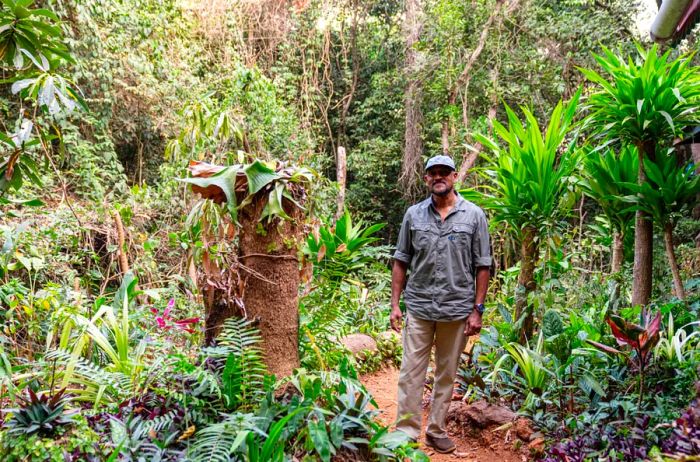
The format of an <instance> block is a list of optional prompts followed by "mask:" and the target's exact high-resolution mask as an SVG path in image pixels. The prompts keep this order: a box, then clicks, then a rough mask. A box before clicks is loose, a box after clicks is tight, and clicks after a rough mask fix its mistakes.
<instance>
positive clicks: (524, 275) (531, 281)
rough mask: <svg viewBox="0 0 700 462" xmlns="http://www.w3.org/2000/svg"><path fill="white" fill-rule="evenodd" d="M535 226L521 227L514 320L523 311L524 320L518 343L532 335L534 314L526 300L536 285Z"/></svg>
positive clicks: (519, 316)
mask: <svg viewBox="0 0 700 462" xmlns="http://www.w3.org/2000/svg"><path fill="white" fill-rule="evenodd" d="M536 237H537V228H535V227H534V226H527V227H525V229H523V235H522V241H521V243H520V273H519V274H518V288H517V289H516V294H515V320H516V321H517V320H519V319H520V318H521V316H522V315H523V313H527V314H526V315H525V320H524V321H523V325H522V328H521V329H520V343H522V344H525V341H526V340H527V339H529V338H530V337H532V332H533V330H534V324H535V320H534V314H533V312H532V306H530V305H529V304H528V302H527V298H528V297H527V296H528V294H529V293H530V292H532V291H533V290H535V288H536V287H537V286H536V284H535V264H536V262H537V253H538V248H537V242H536V241H535V238H536Z"/></svg>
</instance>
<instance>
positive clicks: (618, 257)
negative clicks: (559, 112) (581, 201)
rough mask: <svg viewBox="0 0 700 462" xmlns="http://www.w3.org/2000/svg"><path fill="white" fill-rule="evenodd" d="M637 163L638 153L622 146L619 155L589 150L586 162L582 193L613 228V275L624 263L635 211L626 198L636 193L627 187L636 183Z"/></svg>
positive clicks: (609, 151) (608, 151) (611, 269)
mask: <svg viewBox="0 0 700 462" xmlns="http://www.w3.org/2000/svg"><path fill="white" fill-rule="evenodd" d="M638 164H639V161H638V160H637V153H636V150H635V149H634V148H633V147H629V146H625V147H623V148H622V149H621V150H620V152H619V154H615V152H614V151H613V150H610V149H609V150H607V151H606V152H604V153H603V154H600V153H599V152H598V151H595V150H594V151H590V152H589V153H588V155H587V156H586V159H585V161H584V169H583V178H582V179H581V187H582V189H583V192H584V194H586V195H587V196H588V197H590V198H592V199H593V200H595V201H596V202H597V203H598V205H600V207H601V208H602V209H603V213H604V214H605V216H606V217H607V219H608V221H609V222H610V224H611V225H612V228H613V248H612V259H611V260H612V261H611V267H610V272H611V273H618V272H619V271H620V269H622V262H623V261H624V241H625V237H626V232H627V230H628V229H629V226H630V223H631V221H632V219H633V218H634V210H633V209H632V208H630V204H629V202H628V201H626V200H625V196H629V195H632V194H634V189H632V188H630V187H629V186H628V184H629V183H632V184H636V183H637V171H638V169H639V165H638Z"/></svg>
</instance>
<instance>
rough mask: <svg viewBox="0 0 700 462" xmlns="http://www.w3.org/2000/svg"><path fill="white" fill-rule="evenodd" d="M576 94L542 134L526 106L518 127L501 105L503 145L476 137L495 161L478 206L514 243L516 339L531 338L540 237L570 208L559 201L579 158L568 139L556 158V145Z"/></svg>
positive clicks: (573, 108) (568, 126) (556, 110)
mask: <svg viewBox="0 0 700 462" xmlns="http://www.w3.org/2000/svg"><path fill="white" fill-rule="evenodd" d="M580 95H581V91H580V90H579V91H578V92H576V94H575V95H574V97H573V98H572V99H571V101H569V103H567V104H566V105H564V104H563V103H562V102H561V101H559V103H558V104H557V106H556V107H555V108H554V111H553V112H552V115H551V117H550V120H549V125H548V126H547V129H546V131H545V132H544V133H543V132H542V131H541V130H540V127H539V125H538V123H537V120H536V119H535V117H534V116H533V114H532V112H531V111H530V110H529V109H527V108H521V109H522V112H523V114H524V115H525V122H524V123H523V122H522V121H521V120H520V119H519V118H518V116H517V115H516V114H515V112H514V111H513V110H512V109H511V108H510V107H508V106H507V105H506V113H507V115H508V127H507V128H506V127H505V126H503V125H501V124H500V123H499V122H498V121H496V120H494V122H493V127H494V131H495V133H496V134H497V135H498V136H499V137H500V138H501V140H502V141H503V142H504V143H505V144H504V145H502V146H500V145H499V144H498V143H497V142H496V141H493V140H490V139H488V138H486V137H485V136H482V135H476V139H477V140H478V141H479V142H480V143H482V144H483V145H484V146H485V147H486V148H487V149H488V150H490V151H491V152H493V153H494V155H495V158H494V159H493V160H491V159H489V158H488V157H487V156H485V157H486V158H487V160H490V161H491V163H492V164H494V170H493V171H492V172H490V173H491V174H492V175H493V181H494V182H495V186H493V187H490V188H489V190H490V191H491V192H492V195H488V196H487V195H483V196H482V199H483V203H484V205H485V206H486V207H487V208H488V209H489V210H491V211H493V213H494V215H493V220H494V221H496V222H504V223H505V224H506V225H507V227H508V228H509V230H510V231H511V232H512V233H513V235H514V236H515V238H516V240H517V242H519V244H520V273H519V275H518V290H517V293H516V303H515V318H516V319H518V320H519V321H522V329H521V330H520V339H521V341H524V340H525V339H527V338H529V337H530V336H531V335H532V331H533V328H534V313H533V312H532V307H530V306H528V303H527V298H528V294H529V293H530V292H532V291H533V290H534V289H535V288H536V284H535V277H534V276H535V266H536V264H537V260H538V257H539V245H540V242H541V237H540V236H541V235H543V234H546V233H547V232H548V231H551V230H552V229H553V228H556V225H557V222H558V220H559V219H560V218H561V217H562V216H564V215H566V214H567V213H568V211H569V210H570V204H566V201H565V200H564V199H565V197H566V196H567V193H568V192H569V191H570V190H571V186H572V185H573V183H574V181H573V176H572V175H573V173H574V171H575V169H576V163H577V161H578V158H579V154H578V151H576V150H575V149H574V147H575V141H574V140H572V141H571V142H570V143H569V144H568V146H566V147H565V149H563V152H561V154H559V155H558V152H559V151H560V147H561V146H562V144H563V143H564V141H565V138H566V136H567V134H568V133H569V131H570V129H571V124H572V121H573V118H574V114H575V113H576V105H577V104H578V100H579V97H580Z"/></svg>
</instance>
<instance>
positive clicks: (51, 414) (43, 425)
mask: <svg viewBox="0 0 700 462" xmlns="http://www.w3.org/2000/svg"><path fill="white" fill-rule="evenodd" d="M65 391H66V389H65V388H64V389H62V390H60V391H58V392H56V393H55V394H54V395H53V396H51V395H50V394H49V393H41V394H39V395H37V394H36V393H35V392H34V391H33V390H32V389H31V388H29V389H28V390H27V394H28V398H24V397H21V396H19V397H18V398H19V399H20V401H21V402H22V406H21V407H19V408H13V409H3V412H8V413H12V417H11V418H10V419H9V420H8V421H7V423H6V424H5V426H6V427H7V428H8V433H9V434H10V435H15V436H19V435H31V434H33V433H38V434H39V435H41V436H51V435H53V434H54V433H55V432H56V431H57V430H58V429H60V428H61V427H64V426H68V425H71V424H72V423H73V415H74V414H75V412H67V411H66V409H65V407H66V399H65V395H64V393H65Z"/></svg>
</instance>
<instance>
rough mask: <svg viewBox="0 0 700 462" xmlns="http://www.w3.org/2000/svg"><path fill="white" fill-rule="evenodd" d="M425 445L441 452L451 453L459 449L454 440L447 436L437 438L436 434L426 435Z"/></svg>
mask: <svg viewBox="0 0 700 462" xmlns="http://www.w3.org/2000/svg"><path fill="white" fill-rule="evenodd" d="M425 445H426V446H428V447H429V448H432V449H434V450H435V452H439V453H440V454H449V453H451V452H454V450H455V449H457V446H455V444H454V442H453V441H452V440H451V439H449V438H448V437H446V436H445V437H444V438H435V437H434V436H430V435H425Z"/></svg>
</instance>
